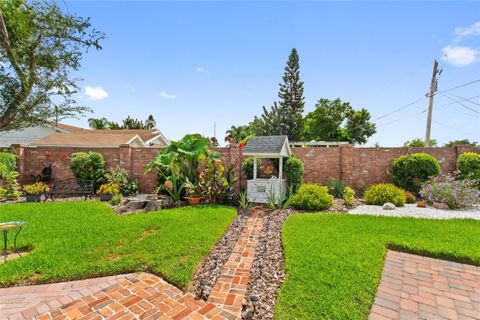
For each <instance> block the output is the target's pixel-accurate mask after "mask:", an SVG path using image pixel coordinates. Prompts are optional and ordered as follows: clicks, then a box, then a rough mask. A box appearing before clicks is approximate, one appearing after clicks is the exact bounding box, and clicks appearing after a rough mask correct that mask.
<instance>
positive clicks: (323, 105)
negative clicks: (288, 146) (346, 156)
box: [304, 99, 376, 144]
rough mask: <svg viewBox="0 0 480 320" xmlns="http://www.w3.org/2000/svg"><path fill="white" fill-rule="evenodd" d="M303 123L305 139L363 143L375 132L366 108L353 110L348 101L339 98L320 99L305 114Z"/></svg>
mask: <svg viewBox="0 0 480 320" xmlns="http://www.w3.org/2000/svg"><path fill="white" fill-rule="evenodd" d="M304 123H305V140H317V141H348V142H350V143H353V144H364V143H366V142H367V140H368V138H369V137H370V136H372V135H373V134H374V133H375V132H376V126H375V124H374V123H372V122H371V121H370V112H368V110H366V109H364V108H362V109H360V110H354V109H353V108H352V106H350V103H349V102H342V100H340V99H336V100H329V99H320V100H319V101H318V102H317V104H316V105H315V109H314V110H313V111H312V112H310V113H308V114H307V115H306V116H305V118H304Z"/></svg>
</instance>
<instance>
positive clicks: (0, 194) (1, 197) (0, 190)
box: [0, 187, 7, 201]
mask: <svg viewBox="0 0 480 320" xmlns="http://www.w3.org/2000/svg"><path fill="white" fill-rule="evenodd" d="M6 193H7V190H5V188H2V187H0V201H4V200H5V194H6Z"/></svg>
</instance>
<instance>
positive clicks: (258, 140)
mask: <svg viewBox="0 0 480 320" xmlns="http://www.w3.org/2000/svg"><path fill="white" fill-rule="evenodd" d="M243 154H244V155H246V156H258V157H279V156H283V157H290V156H291V155H292V151H291V150H290V145H289V143H288V137H287V136H253V137H251V138H250V140H248V142H247V145H246V146H245V148H243Z"/></svg>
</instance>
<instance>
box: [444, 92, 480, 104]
mask: <svg viewBox="0 0 480 320" xmlns="http://www.w3.org/2000/svg"><path fill="white" fill-rule="evenodd" d="M447 94H449V95H451V96H454V97H457V98H459V99H461V100H460V101H467V102H470V103H472V104H475V105H477V106H480V103H478V102H476V101H472V100H470V99H471V98H464V97H462V96H459V95H457V94H453V93H451V92H448V93H447ZM477 97H479V96H477Z"/></svg>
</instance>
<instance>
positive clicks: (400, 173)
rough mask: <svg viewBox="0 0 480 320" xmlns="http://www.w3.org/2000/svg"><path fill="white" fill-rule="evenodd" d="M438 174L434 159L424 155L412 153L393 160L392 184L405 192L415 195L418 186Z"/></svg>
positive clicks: (438, 166)
mask: <svg viewBox="0 0 480 320" xmlns="http://www.w3.org/2000/svg"><path fill="white" fill-rule="evenodd" d="M439 173H440V165H439V164H438V161H437V159H435V157H433V156H431V155H429V154H426V153H412V154H407V155H404V156H400V157H398V158H396V159H395V160H393V166H392V180H393V183H394V184H395V185H396V186H398V187H400V188H402V189H405V190H408V191H411V192H415V193H417V192H418V191H419V190H420V185H421V184H422V183H424V182H425V181H427V180H428V179H429V178H430V177H432V176H437V175H438V174H439Z"/></svg>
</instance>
